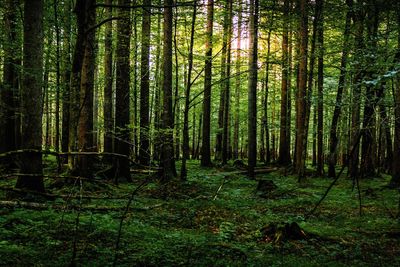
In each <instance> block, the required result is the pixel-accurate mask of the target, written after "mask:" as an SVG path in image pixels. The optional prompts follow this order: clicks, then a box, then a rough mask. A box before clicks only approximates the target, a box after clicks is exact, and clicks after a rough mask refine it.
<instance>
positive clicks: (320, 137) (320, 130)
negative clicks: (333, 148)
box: [315, 0, 324, 175]
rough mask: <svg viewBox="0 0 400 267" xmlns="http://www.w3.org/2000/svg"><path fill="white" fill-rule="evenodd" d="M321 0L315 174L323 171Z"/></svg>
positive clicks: (318, 5) (320, 8)
mask: <svg viewBox="0 0 400 267" xmlns="http://www.w3.org/2000/svg"><path fill="white" fill-rule="evenodd" d="M323 5H324V1H323V0H317V2H316V7H315V8H316V19H317V21H318V25H317V57H318V80H317V89H318V107H317V111H318V126H317V175H322V174H323V173H324V158H323V153H324V151H323V136H324V128H323V127H324V114H323V112H324V98H323V95H324V92H323V90H324V24H323V23H324V17H323Z"/></svg>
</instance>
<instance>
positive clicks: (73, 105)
mask: <svg viewBox="0 0 400 267" xmlns="http://www.w3.org/2000/svg"><path fill="white" fill-rule="evenodd" d="M91 6H92V0H90V1H84V0H78V1H77V2H76V6H75V9H74V11H75V13H76V17H77V28H78V32H77V36H76V43H75V51H74V55H73V60H72V71H71V84H70V92H69V138H68V139H69V145H68V149H69V152H77V151H78V122H79V117H80V112H81V106H80V85H81V70H82V64H83V58H84V55H85V50H86V45H87V35H86V30H87V29H88V28H89V25H88V16H89V10H90V7H91ZM68 163H69V168H70V170H71V171H72V172H75V171H76V167H77V157H76V156H75V155H69V160H68Z"/></svg>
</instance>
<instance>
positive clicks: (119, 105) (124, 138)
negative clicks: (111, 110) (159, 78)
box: [114, 0, 131, 183]
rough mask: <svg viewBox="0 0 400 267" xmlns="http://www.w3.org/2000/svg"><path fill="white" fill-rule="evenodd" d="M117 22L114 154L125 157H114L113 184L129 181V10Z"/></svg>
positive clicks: (126, 2)
mask: <svg viewBox="0 0 400 267" xmlns="http://www.w3.org/2000/svg"><path fill="white" fill-rule="evenodd" d="M118 4H119V5H130V4H131V0H119V1H118ZM118 17H121V18H122V19H120V20H118V22H117V53H116V97H115V113H116V114H118V115H117V116H115V128H116V132H115V136H116V138H115V152H116V153H118V154H121V155H125V156H126V158H125V157H115V159H114V160H115V163H114V164H115V165H114V167H115V168H116V173H115V183H118V182H119V181H127V182H130V181H131V175H130V165H129V159H128V158H129V155H130V148H131V142H130V129H129V122H130V94H129V93H130V89H129V88H130V64H129V54H130V36H131V20H130V10H126V9H125V10H124V9H119V10H118Z"/></svg>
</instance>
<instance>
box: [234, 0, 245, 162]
mask: <svg viewBox="0 0 400 267" xmlns="http://www.w3.org/2000/svg"><path fill="white" fill-rule="evenodd" d="M238 5H239V10H238V22H237V44H236V46H237V47H236V49H237V51H236V73H240V69H241V64H242V63H241V40H242V9H243V4H242V1H241V0H239V3H238ZM240 89H241V77H240V75H238V76H236V80H235V113H234V125H233V159H237V158H238V157H239V117H240V91H241V90H240Z"/></svg>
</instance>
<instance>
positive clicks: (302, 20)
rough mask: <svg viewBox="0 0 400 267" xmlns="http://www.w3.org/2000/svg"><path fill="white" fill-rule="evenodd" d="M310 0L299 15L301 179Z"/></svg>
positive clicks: (298, 153) (299, 172) (303, 3)
mask: <svg viewBox="0 0 400 267" xmlns="http://www.w3.org/2000/svg"><path fill="white" fill-rule="evenodd" d="M307 10H308V0H300V16H299V24H300V27H299V31H300V32H299V34H300V43H299V44H300V47H299V70H298V92H297V99H296V101H297V112H296V148H295V154H296V156H295V157H296V158H295V164H294V171H295V173H296V174H297V175H298V176H299V180H302V179H303V177H304V169H305V158H304V153H305V150H306V147H305V144H306V142H305V139H306V138H307V136H306V130H307V128H306V123H307V121H306V113H307V46H308V13H307Z"/></svg>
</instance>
